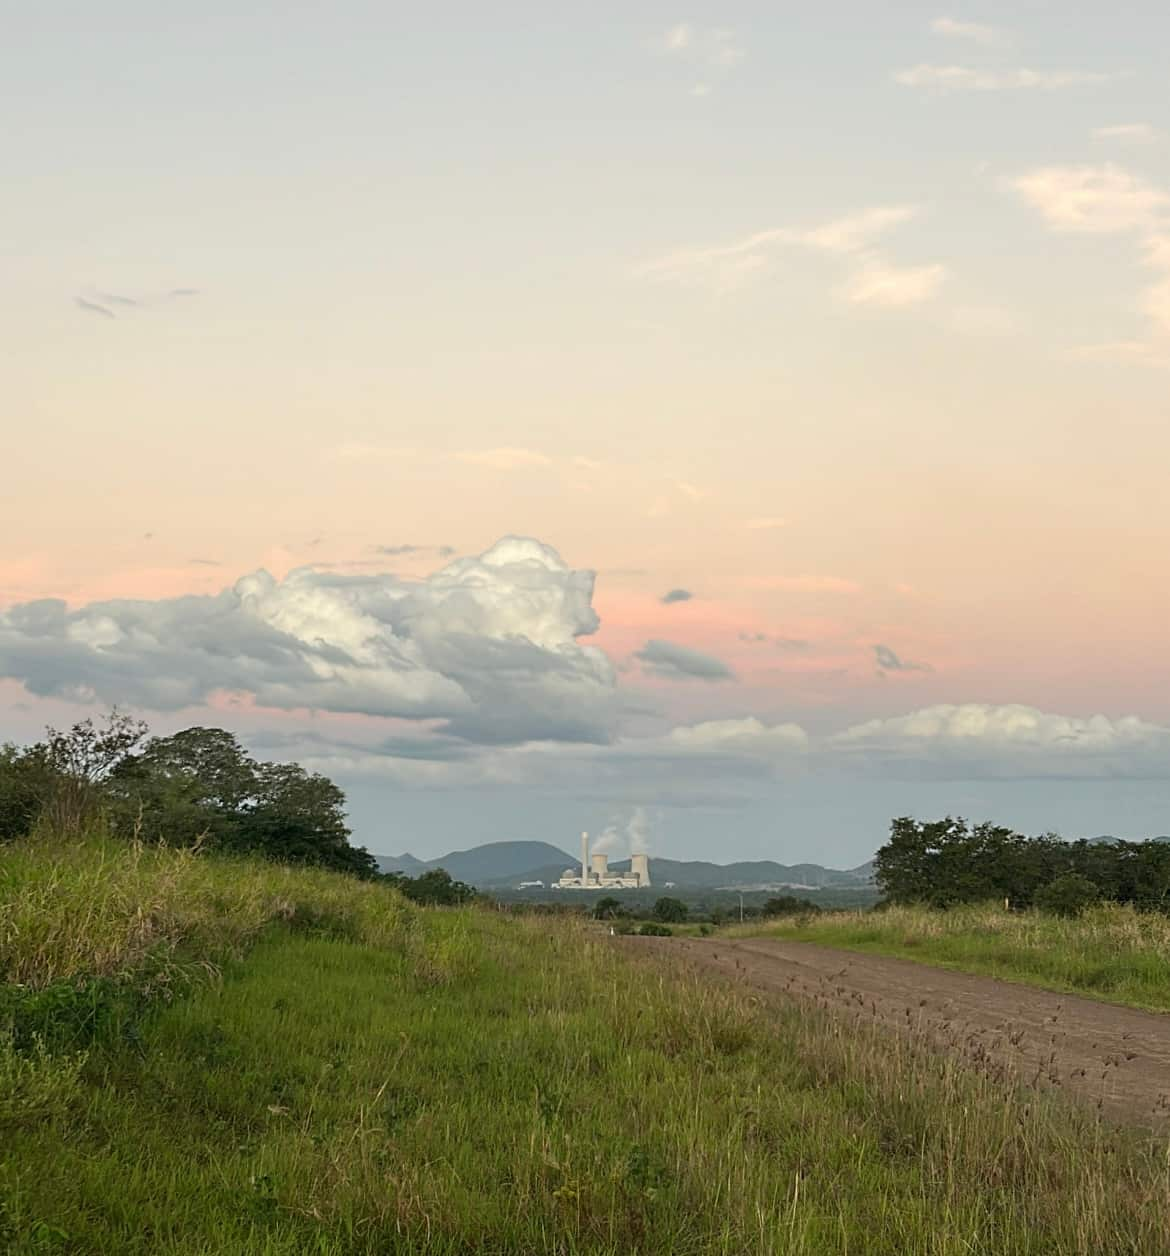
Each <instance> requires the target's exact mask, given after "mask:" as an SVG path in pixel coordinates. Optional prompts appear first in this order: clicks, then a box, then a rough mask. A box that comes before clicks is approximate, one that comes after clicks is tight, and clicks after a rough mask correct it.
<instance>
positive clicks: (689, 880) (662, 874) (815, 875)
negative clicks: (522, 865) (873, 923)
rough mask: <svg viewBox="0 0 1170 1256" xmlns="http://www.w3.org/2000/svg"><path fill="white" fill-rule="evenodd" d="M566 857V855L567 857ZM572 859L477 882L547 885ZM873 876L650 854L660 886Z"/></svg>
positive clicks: (625, 863)
mask: <svg viewBox="0 0 1170 1256" xmlns="http://www.w3.org/2000/svg"><path fill="white" fill-rule="evenodd" d="M566 858H568V857H567V856H566ZM573 866H575V865H574V861H573V860H572V859H571V858H568V863H567V864H566V863H565V862H564V861H562V862H559V863H556V864H553V863H551V862H550V863H549V864H546V865H543V866H540V867H535V868H527V869H525V870H524V872H523V876H522V878H518V877H516V876H494V877H492V878H491V879H485V880H483V881H482V882H479V884H481V885H482V886H484V888H489V887H491V886H492V885H497V886H503V885H505V884H510V883H511V882H513V881H515V880H517V879H523V880H525V881H544V882H545V883H546V884H547V883H548V882H549V881H550V880H551V881H555V880H556V879H557V877H559V876H560V875H561V873H562V872H563V871H564V869H565V868H566V867H573ZM609 866H610V869H611V870H612V871H614V872H625V871H627V870H628V869H629V866H630V861H629V860H628V859H617V860H614V861H613V862H612V863H610V865H609ZM872 876H873V865H872V864H871V863H865V864H862V865H861V866H860V867H858V868H850V869H838V868H824V867H822V866H821V865H820V864H809V863H803V864H781V863H775V862H773V861H772V860H770V859H761V860H751V861H746V862H742V863H731V864H716V863H707V862H706V861H704V860H699V859H658V858H656V857H655V856H653V855H651V856H650V881H651V883H652V884H653V885H656V886H660V885H662V884H663V883H664V882H666V881H673V882H674V883H675V885H676V886H678V888H680V889H693V890H700V889H701V890H716V889H746V888H749V887H751V888H761V887H764V886H792V885H803V886H812V887H815V888H817V889H844V888H855V887H859V886H865V885H868V884H869V882H870V879H871V877H872Z"/></svg>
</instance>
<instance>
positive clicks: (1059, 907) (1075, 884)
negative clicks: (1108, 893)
mask: <svg viewBox="0 0 1170 1256" xmlns="http://www.w3.org/2000/svg"><path fill="white" fill-rule="evenodd" d="M1100 893H1101V892H1100V890H1098V889H1097V887H1096V886H1095V885H1094V884H1093V882H1092V881H1090V880H1089V878H1088V877H1083V876H1081V874H1080V873H1079V872H1064V873H1061V875H1060V876H1058V877H1057V878H1056V880H1054V881H1051V882H1049V884H1048V885H1046V886H1044V887H1043V888H1042V889H1041V890H1040V891H1039V892H1038V893H1037V895H1036V906H1037V907H1039V908H1040V910H1041V911H1046V912H1051V913H1052V915H1054V916H1079V915H1080V914H1081V913H1082V912H1083V911H1084V910H1085V908H1086V907H1091V906H1092V905H1093V904H1094V903H1095V902H1096V901H1097V899H1098V898H1099V897H1100Z"/></svg>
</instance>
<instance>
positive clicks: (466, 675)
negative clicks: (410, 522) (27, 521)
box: [0, 537, 614, 743]
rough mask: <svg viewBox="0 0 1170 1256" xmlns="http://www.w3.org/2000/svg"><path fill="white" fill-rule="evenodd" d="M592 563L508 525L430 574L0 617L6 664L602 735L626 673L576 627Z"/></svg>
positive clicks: (25, 677) (26, 672) (165, 692)
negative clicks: (575, 560) (567, 557)
mask: <svg viewBox="0 0 1170 1256" xmlns="http://www.w3.org/2000/svg"><path fill="white" fill-rule="evenodd" d="M593 582H594V576H593V573H592V572H590V571H575V570H572V569H571V568H570V567H569V566H568V565H567V564H566V563H565V562H564V561H563V560H562V559H561V557H560V555H558V554H557V552H556V551H555V550H553V549H552V548H551V547H549V546H547V545H544V544H542V543H541V542H539V541H536V540H532V539H529V538H524V537H506V538H504V539H503V540H501V541H499V542H498V543H497V544H496V545H494V546H492V548H491V549H489V550H487V551H486V552H485V553H483V554H480V555H478V556H475V557H471V558H460V559H457V560H456V561H454V562H451V563H449V564H447V565H446V566H444V567H441V568H440V569H439V570H438V571H436V572H434V573H433V574H432V575H431V576H429V577H428V578H426V579H424V580H407V579H404V578H401V577H398V576H395V575H391V574H381V575H349V574H339V573H337V572H328V571H320V570H315V569H312V568H302V569H300V570H297V571H293V572H291V573H290V574H289V575H288V576H287V577H286V578H285V579H284V580H276V579H274V578H273V577H272V576H271V575H269V574H268V573H267V572H265V571H258V572H254V573H252V574H250V575H247V576H244V577H242V578H241V579H240V580H238V581H237V582H236V583H235V585H234V586H233V587H232V588H230V589H224V590H223V591H222V592H221V593H219V594H216V595H215V596H188V597H178V598H165V599H160V600H158V601H130V600H115V601H109V602H103V603H93V604H90V605H88V606H82V607H80V608H79V609H77V610H72V611H71V610H68V609H67V608H66V606H65V604H64V603H63V602H60V601H55V600H52V601H41V602H29V603H23V604H20V605H17V606H14V607H12V608H11V609H10V610H9V611H8V612H6V613H4V614H2V615H0V675H3V676H5V677H8V678H12V679H16V680H19V681H22V682H23V683H24V685H25V687H26V688H27V689H28V690H29V691H31V692H32V693H34V694H38V695H42V696H61V697H75V696H83V697H92V698H96V699H99V700H101V701H104V702H109V703H130V704H134V705H140V706H143V707H146V708H151V709H156V710H159V709H161V710H173V709H177V708H181V707H185V706H193V705H198V704H201V703H204V702H206V701H207V700H208V699H209V698H211V697H212V696H213V695H214V694H216V693H217V692H224V691H227V692H239V693H246V694H250V695H251V696H252V697H253V698H254V699H255V701H256V703H257V704H258V705H260V706H267V707H276V708H282V709H301V708H309V709H317V710H324V711H335V712H358V713H363V714H367V715H374V716H383V717H388V716H399V717H405V718H409V719H426V720H437V721H441V727H442V728H443V730H444V731H446V732H447V733H448V734H449V735H452V736H456V737H461V738H465V739H467V740H470V741H476V742H501V743H507V742H513V741H524V740H528V739H532V738H549V739H552V740H558V739H564V740H594V741H598V740H605V739H606V738H607V737H608V736H609V730H610V725H611V722H612V717H613V699H614V674H613V669H612V667H611V666H610V663H609V660H608V658H607V657H606V656H605V654H604V653H603V652H602V651H601V650H599V649H597V648H595V647H592V646H586V645H582V644H580V643H579V640H578V639H579V638H580V637H583V636H587V635H588V634H590V633H592V632H594V631H595V630H596V629H597V627H598V623H599V621H598V618H597V614H596V612H595V611H594V609H593V606H592V594H593Z"/></svg>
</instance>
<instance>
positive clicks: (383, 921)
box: [0, 834, 414, 991]
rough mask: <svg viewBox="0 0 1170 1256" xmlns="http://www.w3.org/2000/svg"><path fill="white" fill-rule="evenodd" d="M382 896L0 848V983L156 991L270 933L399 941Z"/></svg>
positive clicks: (152, 852) (251, 866) (242, 872)
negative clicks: (276, 929)
mask: <svg viewBox="0 0 1170 1256" xmlns="http://www.w3.org/2000/svg"><path fill="white" fill-rule="evenodd" d="M413 915H414V913H413V909H412V908H411V907H410V905H409V904H407V903H406V902H405V900H403V899H402V898H401V896H400V895H398V894H396V893H394V892H393V891H391V890H389V889H388V888H387V887H385V886H382V885H378V884H374V883H367V882H360V881H357V880H354V879H352V878H346V877H341V876H337V875H336V874H333V873H329V872H325V871H320V870H317V869H312V868H293V867H288V866H284V865H279V864H269V863H264V862H261V861H259V860H254V859H242V858H227V857H224V856H220V855H209V854H205V853H200V852H197V851H192V850H174V849H170V848H167V847H158V846H143V845H141V844H137V843H126V842H122V841H117V840H114V839H110V838H106V837H103V836H102V835H100V834H96V835H90V836H89V837H88V838H86V839H85V840H82V841H78V840H77V839H70V840H66V839H62V838H40V839H36V840H34V839H29V840H28V841H25V842H20V843H14V844H12V845H9V846H5V847H0V983H5V984H8V985H13V986H20V987H23V988H25V989H27V990H34V991H35V990H44V989H46V988H48V987H50V986H53V985H57V984H59V983H62V982H74V983H76V982H83V981H87V980H101V979H107V980H108V979H112V980H116V981H127V980H133V979H135V978H136V977H139V976H144V975H147V974H149V979H150V980H152V981H155V982H165V981H167V980H168V979H169V976H171V975H173V974H174V973H175V972H176V971H177V970H178V969H180V968H183V967H185V966H190V965H192V964H195V965H199V964H203V965H209V964H213V963H216V962H218V961H219V960H221V959H224V958H227V957H229V956H232V955H238V954H240V953H241V952H242V951H243V950H244V949H245V948H246V947H247V946H248V945H249V944H250V943H251V942H252V941H254V940H255V938H256V937H257V935H258V934H259V933H260V932H261V931H262V930H264V929H265V928H266V927H267V926H269V925H270V924H272V923H274V922H278V921H284V922H287V923H290V924H292V925H294V926H298V927H304V928H309V929H313V928H319V929H321V930H324V931H327V932H331V933H333V934H336V935H339V936H346V937H352V938H355V939H358V938H360V939H361V940H363V941H367V942H369V943H371V944H372V945H379V944H388V943H392V942H394V941H396V940H398V939H400V938H401V937H402V936H404V934H405V932H406V931H408V930H409V927H410V923H411V920H412V918H413Z"/></svg>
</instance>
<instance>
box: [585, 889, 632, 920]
mask: <svg viewBox="0 0 1170 1256" xmlns="http://www.w3.org/2000/svg"><path fill="white" fill-rule="evenodd" d="M625 914H626V913H625V908H624V907H622V905H621V903H619V902H618V900H617V899H616V898H614V897H613V896H612V895H607V896H606V897H605V898H602V899H598V901H597V902H596V903H594V904H593V912H592V915H593V919H594V920H616V919H617V918H618V917H619V916H624V915H625Z"/></svg>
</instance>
